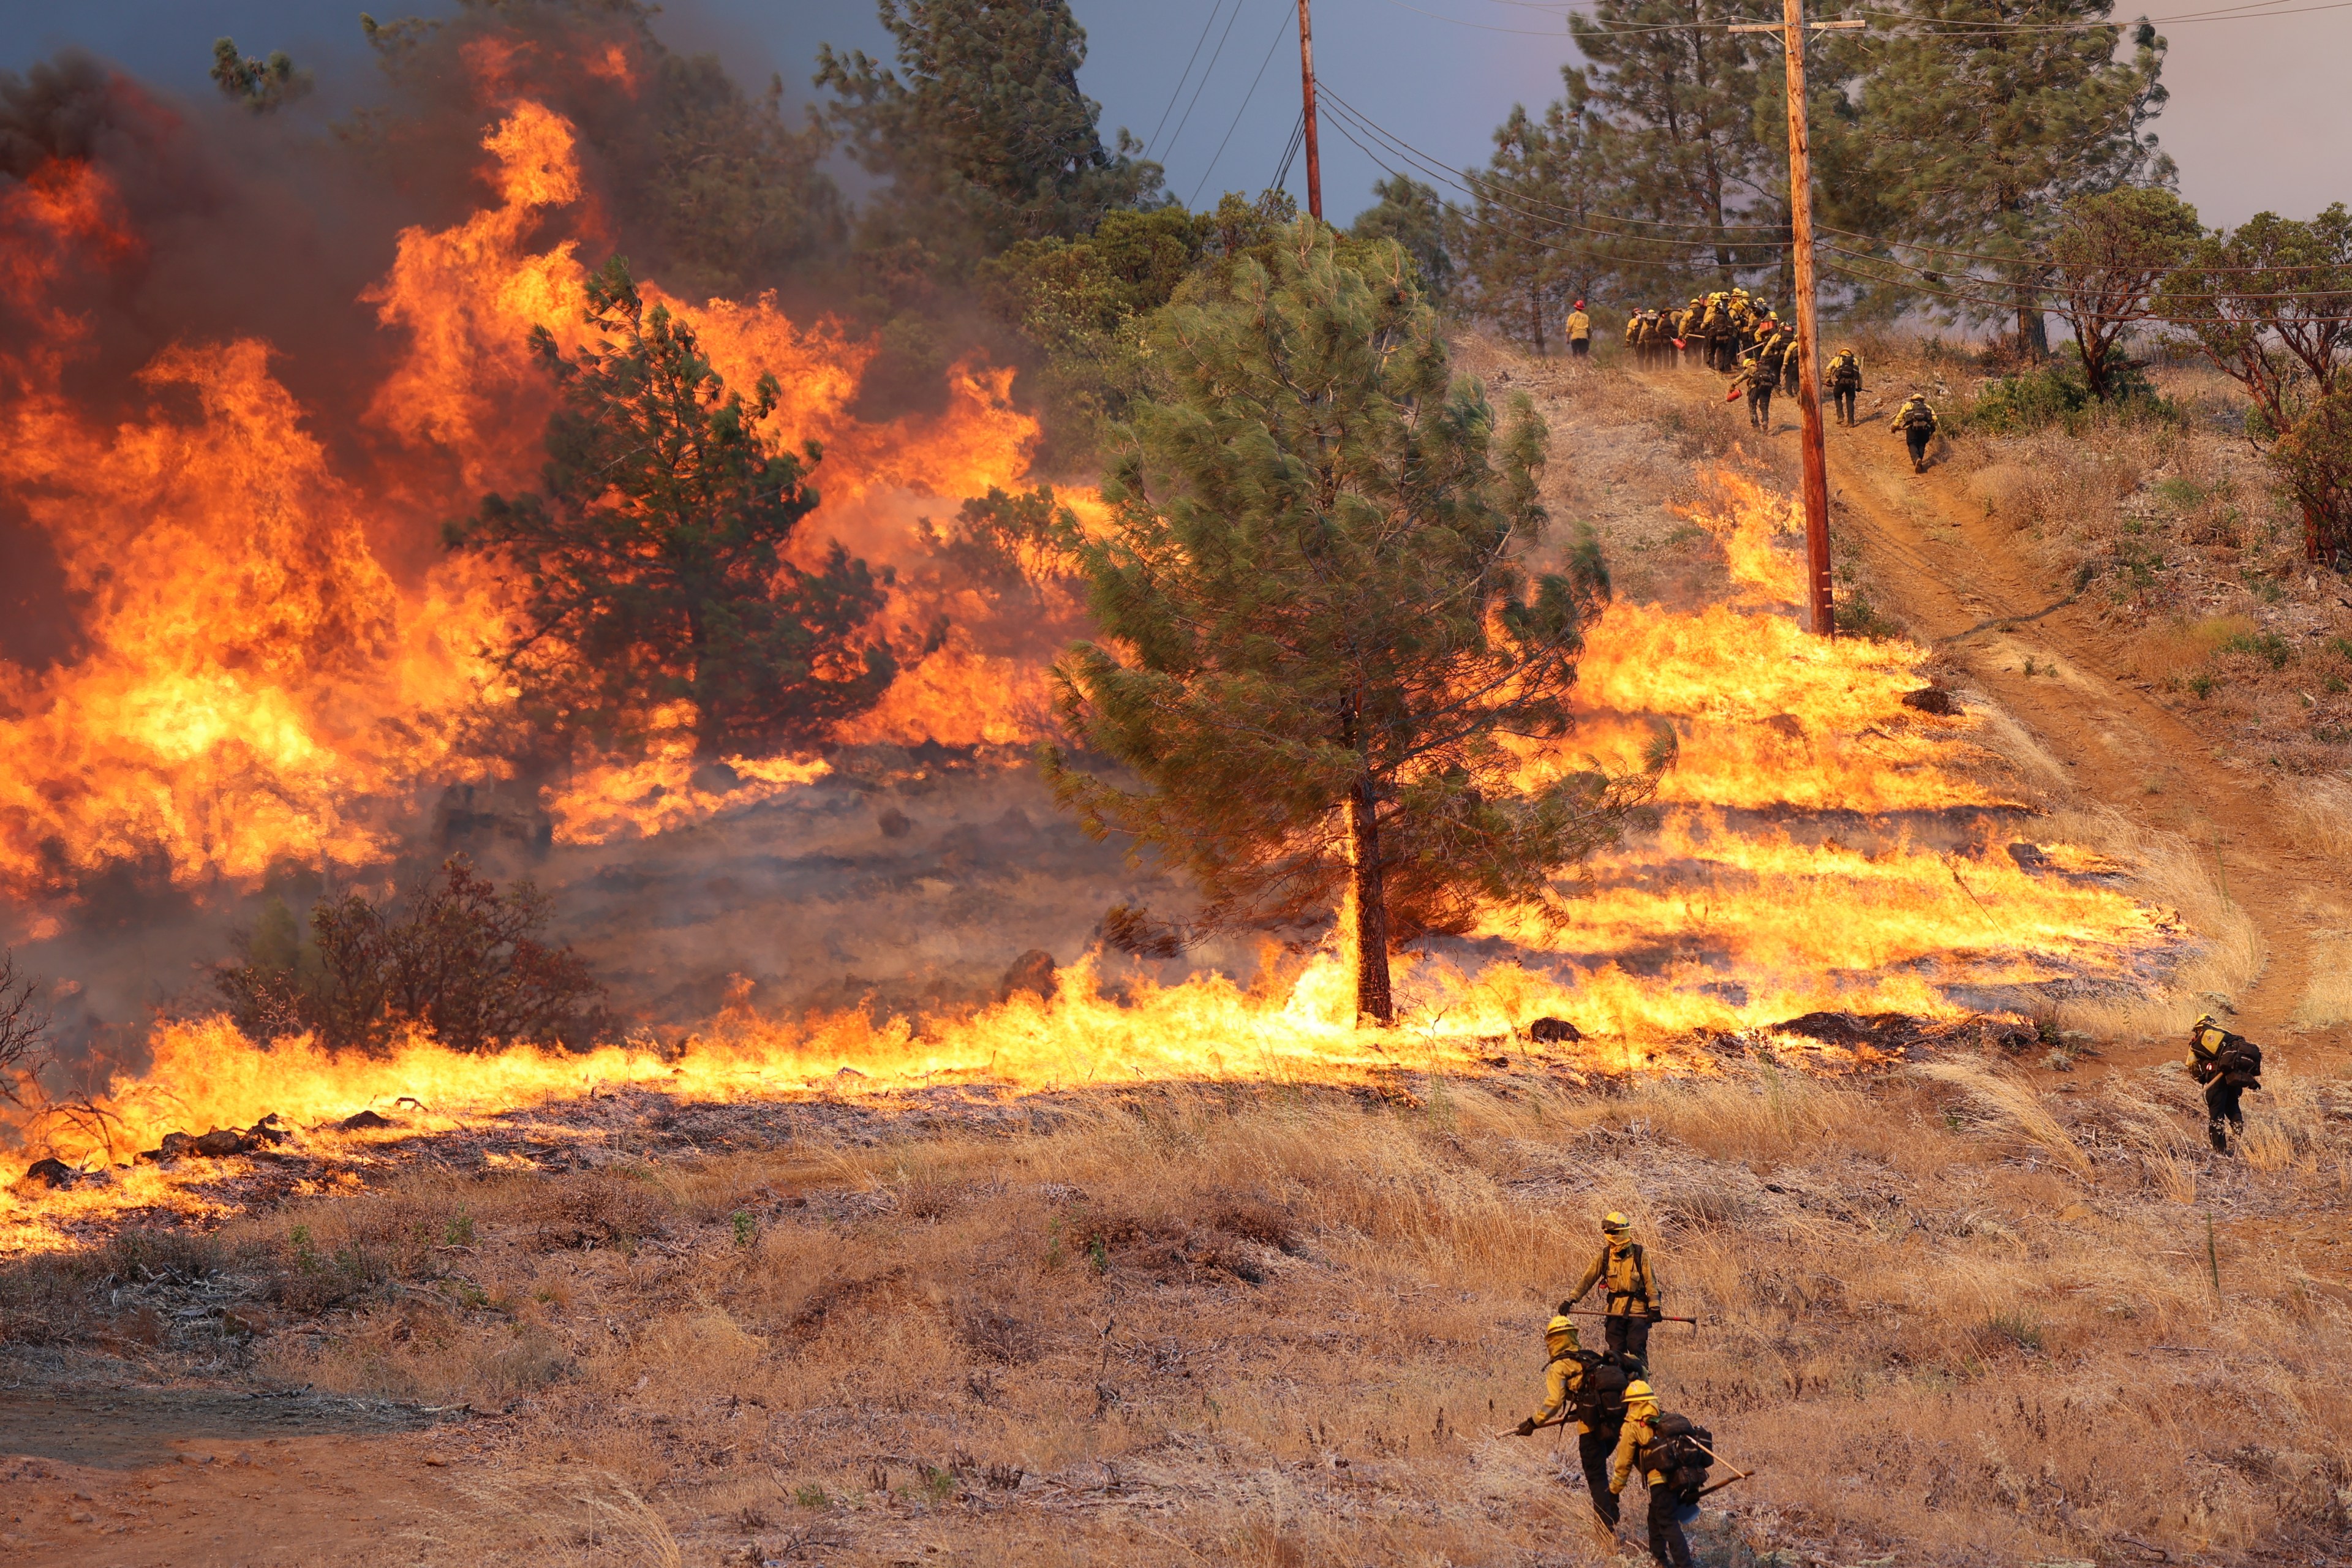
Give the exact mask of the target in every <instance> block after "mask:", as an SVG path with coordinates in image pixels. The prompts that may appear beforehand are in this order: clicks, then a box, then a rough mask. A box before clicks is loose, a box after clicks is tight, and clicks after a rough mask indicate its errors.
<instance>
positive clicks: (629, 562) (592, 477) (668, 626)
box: [449, 258, 898, 759]
mask: <svg viewBox="0 0 2352 1568" xmlns="http://www.w3.org/2000/svg"><path fill="white" fill-rule="evenodd" d="M587 289H588V310H587V314H586V321H587V323H588V325H589V326H590V327H591V328H592V329H593V331H595V332H597V333H599V334H601V335H600V337H599V338H598V340H597V341H596V342H594V343H593V345H592V346H589V347H586V348H583V349H582V350H581V351H580V353H579V356H578V357H577V358H566V357H565V356H564V354H563V352H562V349H561V348H560V347H559V346H558V345H557V343H556V341H555V337H554V334H552V333H551V332H550V331H548V330H547V329H546V328H545V327H540V328H538V329H536V330H535V331H533V333H532V337H531V345H532V348H533V349H534V351H535V352H536V353H538V355H539V357H540V358H541V361H543V362H544V363H545V364H546V366H547V368H548V369H549V371H550V372H551V373H552V374H553V375H554V377H555V380H556V384H557V386H558V387H559V389H560V392H561V396H562V405H561V406H560V407H559V408H558V409H557V411H556V413H555V416H553V418H552V419H551V420H550V422H549V425H548V431H547V450H548V456H549V462H548V464H547V467H546V469H545V471H544V479H543V482H544V485H545V489H544V491H543V493H541V494H534V495H524V496H520V497H517V498H515V499H513V500H508V499H506V498H504V497H501V496H498V495H491V496H488V497H486V498H484V500H483V501H482V506H481V510H480V511H479V512H478V514H477V515H476V516H475V517H474V518H473V519H472V520H471V521H468V522H466V523H463V524H457V525H453V526H452V528H451V531H450V535H449V542H450V543H451V545H452V547H454V548H457V549H464V550H474V551H479V552H483V553H484V554H487V555H489V556H491V557H493V558H495V559H497V560H499V562H501V563H504V564H505V565H506V566H507V567H508V568H509V571H510V572H511V573H512V574H513V578H514V581H515V585H516V587H517V589H518V591H519V594H518V596H519V600H520V605H519V611H520V614H519V617H518V618H519V621H520V626H519V628H518V630H517V631H516V633H515V635H514V637H513V640H512V642H511V644H510V645H509V647H507V649H506V650H505V657H506V659H507V662H508V663H509V667H510V668H512V669H513V670H514V671H515V673H516V674H517V675H518V676H519V677H520V679H521V682H522V685H523V687H524V690H525V693H526V698H527V700H529V701H530V702H531V703H533V704H534V705H535V706H537V707H539V708H540V710H541V713H542V715H543V716H544V718H545V719H546V720H547V721H549V722H550V723H551V725H552V726H553V727H554V728H555V729H557V730H558V731H585V732H587V733H589V734H591V735H593V736H595V737H597V738H599V739H604V740H612V739H621V738H629V737H637V736H642V735H644V734H645V733H646V732H648V731H651V730H653V729H655V728H657V727H659V726H660V725H661V724H662V723H664V722H665V721H666V720H667V716H668V714H669V713H671V712H674V711H675V705H677V704H679V703H685V704H688V705H689V706H690V707H691V709H692V711H693V724H694V730H695V738H696V742H697V745H698V750H699V751H700V752H701V753H702V754H703V755H704V756H706V757H710V758H714V759H715V758H717V757H719V756H721V755H724V754H726V753H727V752H730V751H735V752H744V751H759V750H772V749H773V748H774V747H776V746H778V745H782V744H789V743H793V742H808V741H813V740H814V739H816V738H818V737H819V736H820V735H821V734H822V733H823V732H824V730H825V729H826V727H827V726H829V725H831V724H832V723H834V722H835V721H837V720H840V719H843V718H845V717H847V716H848V715H850V714H853V713H857V712H861V711H863V710H866V708H869V707H871V706H872V705H873V704H874V702H875V701H876V700H877V699H878V698H879V697H880V696H881V695H882V693H883V692H884V691H885V690H886V689H887V688H888V687H889V685H890V682H891V679H893V678H894V677H895V676H896V675H897V673H898V666H897V663H896V661H895V660H894V659H893V658H892V657H891V655H890V652H889V649H888V648H887V647H886V646H885V645H884V644H883V643H882V641H881V640H880V639H879V638H878V637H873V636H871V635H870V634H869V632H868V627H869V625H870V623H871V622H872V620H873V618H874V616H875V615H876V613H877V611H879V610H880V609H881V608H882V604H883V598H884V589H885V587H886V585H887V583H888V582H889V575H888V574H887V572H885V573H884V574H881V575H880V576H879V577H878V578H877V575H876V574H874V573H873V572H872V571H870V570H869V569H868V568H867V566H866V563H865V562H863V561H860V560H857V559H856V558H854V557H852V556H851V555H850V554H849V552H847V551H846V550H845V549H844V548H843V547H842V546H841V545H840V543H839V542H835V543H834V544H832V545H831V546H830V547H829V548H828V549H827V550H826V551H825V552H824V555H823V557H822V559H821V563H820V566H819V568H818V570H816V571H814V572H812V571H809V570H806V569H804V568H803V567H802V566H801V565H799V564H798V563H794V562H793V561H790V560H788V559H786V558H785V554H784V551H785V547H786V546H787V545H788V544H789V543H790V542H791V541H792V538H793V531H794V530H795V529H796V528H797V527H798V526H799V525H800V521H801V520H802V519H803V518H804V517H806V516H807V515H808V514H809V513H810V512H811V511H813V510H815V507H816V504H817V498H816V495H815V492H814V491H813V490H811V489H808V488H807V486H806V485H805V483H804V482H803V479H804V478H805V475H806V471H807V466H814V464H815V463H816V461H817V459H818V458H819V456H820V454H819V452H818V449H817V447H816V446H815V444H814V443H810V444H808V445H806V446H804V447H803V448H802V453H801V455H800V456H799V457H795V456H794V455H793V454H792V453H790V452H781V451H776V450H774V449H772V447H771V446H770V445H769V443H768V441H767V439H766V438H765V437H763V436H762V435H761V432H760V428H759V425H760V421H761V420H762V419H764V418H766V417H767V416H768V415H769V414H770V413H771V412H772V411H773V410H774V408H775V406H776V402H777V399H778V396H779V395H780V391H781V389H780V388H779V387H778V385H777V384H776V381H775V378H774V377H772V376H768V375H763V376H761V378H760V382H759V384H758V386H757V387H756V388H755V389H754V391H753V395H752V400H751V402H750V403H748V404H747V403H745V402H744V400H743V397H742V395H741V394H740V393H735V392H730V391H728V390H727V388H726V386H725V384H723V383H722V382H721V380H720V379H719V374H718V373H717V372H715V371H714V370H712V369H711V367H710V362H709V359H708V358H707V357H705V355H704V354H703V352H702V347H701V344H700V343H699V342H698V341H697V339H696V335H695V332H694V330H693V329H692V328H690V327H688V326H687V325H686V324H685V323H684V322H683V321H678V320H677V318H676V317H674V316H672V315H671V314H670V313H669V311H668V310H667V308H665V307H663V306H660V305H656V306H654V307H653V308H652V309H651V310H647V309H646V306H645V301H644V300H643V299H642V298H641V297H640V296H639V294H638V292H637V288H636V284H635V282H634V281H633V280H632V279H631V278H630V276H629V269H628V266H627V264H626V263H625V262H624V261H622V260H620V259H618V258H614V260H613V261H611V262H609V263H607V264H606V265H605V267H604V269H603V270H602V271H601V272H598V273H596V274H595V275H594V276H593V277H592V278H590V279H589V280H588V286H587ZM804 465H805V466H804Z"/></svg>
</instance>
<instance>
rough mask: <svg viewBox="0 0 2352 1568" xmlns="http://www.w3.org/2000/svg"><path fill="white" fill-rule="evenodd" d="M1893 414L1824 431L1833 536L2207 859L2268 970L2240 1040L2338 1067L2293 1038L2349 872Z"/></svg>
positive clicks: (2015, 702) (2015, 706) (1931, 636)
mask: <svg viewBox="0 0 2352 1568" xmlns="http://www.w3.org/2000/svg"><path fill="white" fill-rule="evenodd" d="M1639 379H1641V380H1642V381H1643V383H1644V384H1647V385H1649V386H1651V387H1652V388H1654V389H1655V390H1657V391H1659V392H1661V393H1664V394H1667V395H1674V396H1678V397H1687V398H1690V399H1693V400H1698V399H1702V398H1713V397H1719V396H1720V395H1721V392H1720V386H1721V379H1720V378H1719V377H1717V376H1716V375H1714V374H1707V373H1703V372H1690V373H1667V374H1656V373H1653V374H1644V375H1642V376H1641V377H1640V378H1639ZM1892 401H1893V400H1892V399H1891V398H1887V397H1885V396H1879V397H1875V398H1874V399H1873V400H1872V405H1868V406H1865V407H1864V409H1863V411H1862V416H1863V417H1862V422H1861V424H1860V425H1859V426H1856V427H1855V428H1853V429H1850V430H1849V429H1841V428H1839V427H1838V426H1835V425H1834V424H1832V426H1831V427H1830V430H1829V439H1828V451H1829V468H1830V488H1831V512H1832V530H1833V531H1851V532H1852V533H1853V534H1854V535H1857V536H1858V537H1859V539H1860V541H1861V543H1862V549H1863V552H1864V558H1865V560H1866V561H1867V563H1868V564H1869V566H1870V567H1871V569H1872V571H1871V574H1872V578H1873V580H1874V583H1875V584H1876V585H1877V588H1878V590H1879V592H1880V593H1881V594H1883V595H1884V596H1885V598H1886V599H1887V600H1888V601H1890V603H1889V605H1888V607H1889V608H1891V609H1892V610H1893V611H1894V612H1895V613H1896V614H1897V615H1898V616H1900V617H1901V618H1902V619H1903V620H1904V621H1905V622H1906V624H1908V625H1909V626H1910V627H1911V628H1912V629H1913V631H1914V633H1915V635H1916V636H1918V637H1921V638H1923V639H1925V640H1927V641H1930V642H1932V643H1933V644H1935V645H1936V646H1937V648H1938V649H1939V650H1941V651H1943V652H1945V653H1946V654H1948V656H1949V657H1950V658H1953V659H1954V660H1955V661H1957V662H1958V665H1959V666H1960V667H1961V668H1962V669H1964V670H1965V671H1966V678H1967V681H1968V682H1969V684H1971V685H1973V686H1975V687H1976V688H1978V689H1979V690H1981V691H1983V692H1984V693H1985V694H1986V695H1987V696H1989V697H1990V698H1991V699H1992V700H1995V701H1997V702H1998V703H2000V705H2001V706H2002V707H2003V708H2005V709H2006V710H2008V712H2009V713H2010V714H2011V715H2012V716H2013V717H2014V718H2015V719H2016V720H2017V721H2018V722H2019V723H2020V724H2021V725H2022V726H2023V727H2024V728H2025V730H2026V731H2028V733H2030V734H2031V735H2032V737H2033V739H2034V740H2035V741H2036V742H2039V743H2040V744H2041V746H2042V748H2043V750H2045V751H2046V752H2048V753H2049V754H2050V755H2051V756H2052V757H2053V759H2055V760H2056V761H2057V763H2059V764H2060V765H2061V766H2063V768H2064V769H2065V770H2066V773H2067V778H2068V782H2069V783H2070V784H2071V785H2072V787H2073V790H2074V792H2076V793H2077V794H2079V795H2080V796H2082V797H2083V798H2084V799H2085V800H2087V801H2091V802H2096V803H2098V804H2101V805H2107V806H2110V807H2113V808H2114V809H2115V810H2116V811H2118V812H2120V813H2122V814H2123V815H2124V816H2125V817H2126V818H2127V819H2128V820H2130V821H2131V822H2133V823H2134V824H2135V825H2137V826H2141V827H2143V828H2146V829H2149V830H2153V831H2158V832H2163V833H2168V834H2175V835H2179V836H2181V837H2185V838H2187V839H2189V840H2190V841H2191V842H2193V843H2195V844H2197V845H2199V846H2200V847H2204V848H2205V849H2206V850H2207V851H2208V852H2209V853H2210V854H2211V855H2212V856H2213V858H2214V860H2215V863H2216V865H2217V866H2218V868H2219V869H2220V874H2221V879H2222V882H2223V884H2224V886H2225V888H2226V889H2228V891H2229V893H2230V895H2231V898H2232V899H2233V900H2236V901H2238V902H2239V903H2241V904H2242V907H2243V908H2244V909H2245V910H2246V911H2247V913H2248V914H2249V915H2250V916H2251V917H2252V920H2253V921H2254V922H2255V924H2256V925H2257V926H2258V928H2259V929H2260V931H2261V932H2262V935H2263V941H2264V942H2265V945H2266V949H2267V952H2268V955H2269V962H2268V963H2267V965H2266V966H2265V967H2264V969H2263V972H2262V973H2261V975H2260V976H2259V977H2258V978H2257V979H2256V980H2255V982H2254V983H2253V984H2252V985H2250V986H2248V987H2247V988H2246V989H2245V990H2244V992H2243V993H2242V994H2240V995H2237V996H2235V997H2232V998H2231V1003H2232V1005H2234V1006H2235V1007H2236V1009H2237V1013H2236V1016H2235V1017H2234V1018H2233V1019H2231V1025H2232V1026H2233V1027H2236V1028H2238V1029H2240V1030H2241V1031H2242V1032H2244V1033H2246V1034H2248V1035H2250V1036H2252V1037H2254V1038H2256V1039H2259V1040H2263V1041H2264V1042H2266V1043H2268V1042H2273V1041H2277V1042H2282V1043H2287V1044H2289V1046H2290V1048H2291V1049H2292V1051H2293V1053H2294V1056H2295V1057H2296V1058H2298V1059H2300V1060H2303V1061H2306V1062H2316V1061H2317V1060H2320V1059H2330V1060H2340V1059H2342V1058H2344V1057H2345V1056H2346V1055H2347V1048H2346V1041H2345V1038H2344V1031H2342V1030H2334V1031H2327V1032H2324V1033H2320V1034H2315V1035H2305V1036H2293V1035H2290V1033H2289V1030H2288V1016H2289V1015H2290V1014H2291V1013H2292V1011H2293V1010H2294V1005H2295V1003H2296V1001H2297V1000H2298V999H2299V998H2300V997H2301V996H2302V995H2303V993H2304V989H2305V984H2307V983H2308V980H2309V977H2310V974H2311V964H2312V962H2313V958H2314V943H2313V942H2312V940H2311V937H2312V932H2313V931H2314V930H2315V929H2325V928H2326V927H2329V926H2331V925H2335V926H2340V925H2341V924H2342V923H2343V920H2344V912H2345V910H2344V904H2345V899H2346V895H2347V889H2346V887H2345V879H2344V877H2343V874H2342V871H2341V869H2340V868H2334V867H2331V866H2329V865H2328V864H2327V863H2326V861H2325V860H2324V859H2323V858H2321V857H2319V856H2317V855H2315V854H2313V853H2311V852H2309V851H2307V850H2305V849H2304V848H2303V847H2300V846H2299V845H2297V844H2296V843H2295V842H2294V840H2293V839H2292V838H2290V837H2288V836H2287V835H2286V834H2285V833H2284V832H2283V831H2282V828H2281V824H2280V811H2279V803H2278V801H2277V799H2276V798H2275V796H2274V795H2273V791H2272V789H2271V787H2270V785H2269V784H2268V783H2267V782H2266V781H2263V780H2262V779H2260V778H2258V777H2255V776H2252V775H2251V774H2250V773H2247V772H2244V771H2241V770H2239V769H2235V768H2231V767H2227V766H2224V765H2223V764H2221V763H2219V762H2217V761H2216V760H2215V758H2214V753H2213V748H2212V745H2211V743H2210V742H2209V741H2207V740H2205V739H2204V738H2202V737H2200V735H2199V734H2198V733H2197V731H2195V730H2194V729H2193V728H2191V727H2190V726H2189V724H2188V723H2187V722H2186V721H2183V720H2182V719H2181V718H2180V717H2179V716H2178V715H2177V714H2175V713H2174V712H2172V711H2170V710H2168V708H2167V707H2166V706H2165V704H2164V702H2163V701H2162V700H2161V699H2160V697H2159V696H2158V694H2157V693H2156V692H2154V691H2152V690H2150V689H2148V688H2147V686H2146V685H2145V684H2144V683H2140V682H2137V680H2135V679H2131V678H2130V677H2129V675H2128V674H2127V673H2126V672H2127V670H2128V665H2127V664H2126V662H2125V661H2124V660H2123V659H2122V658H2120V657H2119V654H2120V648H2119V646H2118V639H2117V638H2116V636H2115V634H2114V633H2112V632H2111V631H2109V630H2108V629H2107V628H2105V627H2103V626H2100V625H2099V624H2098V622H2097V620H2096V619H2095V616H2093V615H2092V614H2091V613H2090V611H2089V609H2088V608H2087V607H2086V606H2085V605H2082V604H2080V603H2077V602H2075V601H2074V599H2073V598H2072V596H2071V595H2070V593H2069V590H2068V586H2067V584H2063V583H2053V581H2051V579H2050V577H2049V575H2048V574H2047V573H2046V572H2044V571H2042V569H2040V568H2038V567H2037V566H2036V565H2035V564H2034V563H2032V561H2031V559H2030V558H2029V557H2028V556H2027V554H2026V552H2024V551H2023V550H2022V549H2021V538H2020V536H2019V535H2018V533H2017V532H2016V531H2015V530H2014V529H2013V528H2012V527H2011V525H2010V524H2009V523H2008V522H2006V521H2003V520H2002V519H2000V517H1998V516H1997V515H1994V514H1993V513H1992V512H1990V511H1989V510H1988V509H1987V508H1986V507H1985V506H1984V505H1983V504H1982V503H1981V502H1980V501H1979V500H1976V499H1975V498H1974V497H1973V496H1972V495H1971V494H1970V493H1969V490H1968V489H1967V485H1966V478H1965V476H1964V475H1962V474H1960V473H1959V472H1958V471H1957V469H1956V468H1953V467H1952V466H1950V465H1949V464H1946V463H1941V462H1938V463H1937V464H1935V465H1933V466H1931V468H1930V469H1929V471H1928V472H1927V473H1926V474H1924V475H1914V474H1913V473H1912V471H1911V465H1910V460H1909V458H1908V455H1907V454H1906V451H1905V448H1904V446H1903V443H1902V441H1901V440H1900V439H1899V438H1898V437H1895V436H1893V435H1891V434H1889V432H1888V430H1887V420H1888V419H1889V418H1891V417H1892ZM1775 412H1776V415H1777V416H1778V417H1777V418H1776V419H1775V421H1774V428H1773V431H1772V434H1771V437H1770V438H1771V439H1772V440H1773V441H1774V442H1775V443H1776V444H1786V445H1788V446H1789V447H1790V448H1791V449H1792V450H1793V448H1794V445H1795V443H1796V441H1797V439H1798V426H1797V411H1796V409H1795V406H1794V405H1793V402H1791V403H1790V404H1789V405H1786V406H1785V407H1784V408H1782V409H1779V410H1776V411H1775ZM2029 669H2030V670H2032V672H2033V673H2032V674H2029V673H2027V671H2028V670H2029ZM2176 1048H2177V1047H2174V1046H2172V1045H2171V1044H2170V1043H2165V1044H2163V1045H2161V1046H2158V1047H2149V1048H2148V1049H2147V1050H2146V1051H2126V1052H2123V1053H2120V1054H2118V1055H2115V1056H2111V1058H2110V1059H2111V1060H2120V1061H2126V1062H2129V1061H2137V1059H2139V1058H2141V1057H2143V1056H2146V1057H2148V1058H2151V1059H2152V1058H2155V1057H2159V1056H2163V1055H2167V1054H2169V1053H2171V1052H2172V1051H2173V1050H2175V1049H2176Z"/></svg>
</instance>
